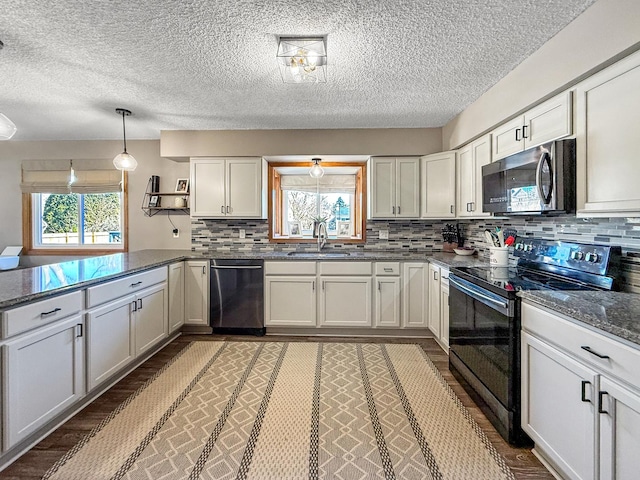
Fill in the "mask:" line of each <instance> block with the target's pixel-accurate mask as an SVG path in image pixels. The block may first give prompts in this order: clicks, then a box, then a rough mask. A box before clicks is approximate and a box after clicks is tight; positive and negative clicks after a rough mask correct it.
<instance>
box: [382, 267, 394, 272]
mask: <svg viewBox="0 0 640 480" xmlns="http://www.w3.org/2000/svg"><path fill="white" fill-rule="evenodd" d="M384 271H385V272H393V268H389V267H384Z"/></svg>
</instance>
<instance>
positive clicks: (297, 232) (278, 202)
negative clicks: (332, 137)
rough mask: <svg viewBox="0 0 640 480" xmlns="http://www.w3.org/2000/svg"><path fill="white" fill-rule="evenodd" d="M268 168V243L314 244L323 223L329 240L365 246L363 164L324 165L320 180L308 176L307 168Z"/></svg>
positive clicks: (278, 166)
mask: <svg viewBox="0 0 640 480" xmlns="http://www.w3.org/2000/svg"><path fill="white" fill-rule="evenodd" d="M299 165H301V164H291V163H278V164H270V166H269V170H270V172H269V177H270V178H269V181H270V185H271V187H270V189H271V192H272V195H270V207H269V211H270V212H271V215H270V230H271V232H270V233H271V235H270V238H271V240H274V241H283V242H286V241H289V242H305V241H316V240H315V239H314V238H316V237H317V228H318V227H317V226H318V224H319V223H320V222H324V224H325V225H326V227H327V233H328V236H329V239H338V238H339V239H340V242H341V243H345V242H346V243H353V242H364V232H365V226H364V217H365V214H364V205H363V202H362V198H363V194H364V184H363V181H362V179H363V178H364V176H365V171H364V170H365V166H364V164H360V163H358V164H347V163H338V164H336V163H332V164H331V165H327V164H323V168H324V171H325V174H324V176H323V177H322V178H320V179H314V178H312V177H311V176H309V173H308V171H309V165H307V164H303V165H304V166H299Z"/></svg>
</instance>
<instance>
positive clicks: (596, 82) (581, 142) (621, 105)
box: [576, 52, 640, 217]
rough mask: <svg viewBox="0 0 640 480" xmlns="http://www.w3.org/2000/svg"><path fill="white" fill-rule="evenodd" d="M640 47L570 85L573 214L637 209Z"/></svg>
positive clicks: (639, 207) (624, 213) (625, 212)
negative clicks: (573, 125)
mask: <svg viewBox="0 0 640 480" xmlns="http://www.w3.org/2000/svg"><path fill="white" fill-rule="evenodd" d="M638 85H640V52H637V53H634V54H633V55H630V56H628V57H626V58H624V59H623V60H621V61H619V62H618V63H615V64H613V65H612V66H610V67H609V68H607V69H605V70H602V71H601V72H600V73H597V74H595V75H593V76H592V77H590V78H588V79H587V80H585V81H584V82H582V83H580V84H578V86H577V88H576V97H577V98H576V105H577V115H576V117H577V122H578V124H577V129H576V159H577V165H576V187H577V209H578V215H579V216H586V217H589V216H609V217H610V216H637V214H638V213H639V212H640V189H639V188H638V179H639V178H640V162H639V161H638V141H637V137H638V125H640V108H638V105H640V88H638Z"/></svg>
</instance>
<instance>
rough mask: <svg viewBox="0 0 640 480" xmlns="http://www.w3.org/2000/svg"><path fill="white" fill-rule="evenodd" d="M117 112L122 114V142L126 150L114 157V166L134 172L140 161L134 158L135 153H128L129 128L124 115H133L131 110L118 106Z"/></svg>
mask: <svg viewBox="0 0 640 480" xmlns="http://www.w3.org/2000/svg"><path fill="white" fill-rule="evenodd" d="M116 113H117V114H118V115H122V143H123V145H124V150H123V152H122V153H119V154H118V155H116V157H115V158H114V159H113V166H114V167H116V168H117V169H118V170H122V171H126V172H132V171H134V170H135V169H136V167H137V166H138V162H137V161H136V159H135V158H133V155H129V154H128V153H127V130H126V129H125V125H124V117H128V116H129V115H131V112H130V111H129V110H127V109H124V108H116Z"/></svg>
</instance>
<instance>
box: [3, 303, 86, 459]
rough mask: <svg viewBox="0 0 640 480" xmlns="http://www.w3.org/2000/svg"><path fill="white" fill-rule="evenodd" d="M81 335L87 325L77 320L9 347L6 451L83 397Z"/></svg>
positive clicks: (6, 361) (5, 382)
mask: <svg viewBox="0 0 640 480" xmlns="http://www.w3.org/2000/svg"><path fill="white" fill-rule="evenodd" d="M83 330H84V320H83V319H82V317H81V316H80V315H76V316H74V317H71V318H69V319H67V320H64V321H61V322H58V323H55V324H52V325H50V326H48V327H45V328H42V329H38V330H36V331H34V332H33V333H31V334H29V335H26V336H22V337H18V338H16V339H15V340H12V341H9V342H7V343H6V344H5V346H4V372H3V379H2V385H3V393H4V398H5V399H6V403H4V405H3V406H4V408H3V420H4V430H3V434H4V439H3V440H4V442H3V447H4V448H5V449H8V448H11V447H13V446H14V445H15V444H16V443H18V442H19V441H21V440H23V439H24V438H26V437H27V436H28V435H29V434H30V433H32V432H34V431H36V430H37V429H38V428H39V427H41V426H42V425H44V424H45V423H46V422H48V421H49V420H52V419H53V418H54V417H55V416H56V415H58V414H59V413H62V412H63V411H64V410H65V409H66V408H68V407H70V406H71V405H73V404H74V403H75V402H77V401H78V400H79V399H80V398H81V397H83V396H84V393H85V382H84V336H83Z"/></svg>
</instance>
